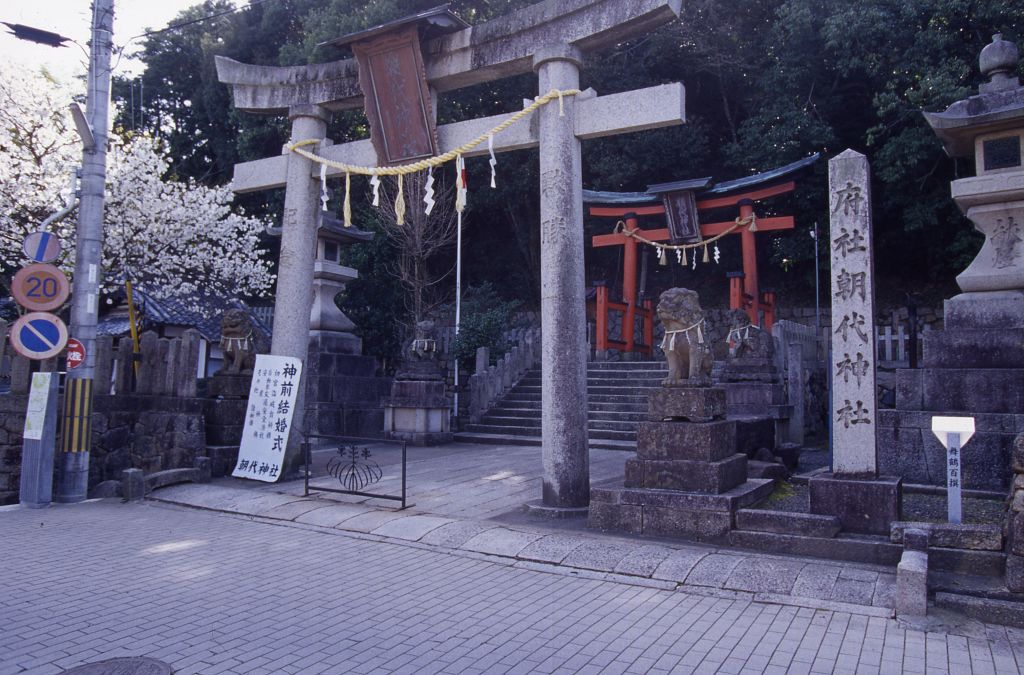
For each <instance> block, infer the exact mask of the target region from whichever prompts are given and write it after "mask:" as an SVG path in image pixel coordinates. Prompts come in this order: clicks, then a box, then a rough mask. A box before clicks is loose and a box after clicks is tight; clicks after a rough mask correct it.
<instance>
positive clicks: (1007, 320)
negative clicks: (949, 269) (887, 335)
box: [925, 35, 1024, 343]
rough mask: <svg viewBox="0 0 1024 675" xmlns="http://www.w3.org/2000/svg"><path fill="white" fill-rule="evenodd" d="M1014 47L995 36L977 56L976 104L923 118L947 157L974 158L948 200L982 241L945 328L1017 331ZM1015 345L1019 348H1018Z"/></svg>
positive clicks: (1023, 92) (1018, 96) (1022, 218)
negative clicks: (964, 324)
mask: <svg viewBox="0 0 1024 675" xmlns="http://www.w3.org/2000/svg"><path fill="white" fill-rule="evenodd" d="M1018 62H1019V53H1018V51H1017V47H1016V45H1014V44H1013V43H1012V42H1008V41H1006V40H1003V39H1002V36H1001V35H995V36H994V37H993V38H992V43H991V44H989V45H988V46H986V47H985V49H983V50H982V52H981V58H980V65H981V72H982V74H983V75H985V76H986V77H988V78H989V81H988V82H986V83H984V84H982V85H981V86H980V87H979V93H978V95H977V96H972V97H970V98H968V99H964V100H962V101H957V102H956V103H954V104H953V105H951V106H950V107H949V108H948V109H946V111H945V112H941V113H925V118H926V119H927V120H928V123H929V124H930V125H931V127H932V129H934V130H935V133H936V134H937V135H938V136H939V138H940V139H942V142H943V144H944V145H945V148H946V153H947V154H949V155H950V156H951V157H974V163H975V173H976V175H975V176H973V177H971V178H961V179H959V180H955V181H953V183H952V193H953V199H955V200H956V203H957V205H958V206H959V207H960V209H961V210H962V211H963V212H964V214H965V215H966V216H967V217H968V218H970V219H971V221H972V222H973V223H974V225H975V227H976V228H977V229H978V231H979V232H981V233H982V234H984V235H985V244H984V245H983V246H982V248H981V251H980V252H979V253H978V256H977V257H976V258H975V259H974V262H972V263H971V264H970V266H969V267H968V268H967V269H966V270H964V271H963V272H962V273H961V274H960V275H959V276H958V277H957V278H956V280H957V283H958V284H959V285H960V289H961V290H962V291H963V292H964V293H963V294H962V295H959V296H957V297H955V298H953V299H951V300H950V305H951V307H950V309H952V310H953V316H952V317H948V316H947V322H948V321H949V319H950V318H952V319H953V323H954V324H955V323H956V322H957V319H958V318H963V319H965V320H966V319H968V318H969V319H970V322H971V323H973V324H975V327H976V328H979V329H980V328H990V329H1004V328H1018V329H1019V328H1024V234H1022V233H1024V164H1022V161H1021V159H1022V151H1021V150H1022V146H1024V87H1021V85H1020V80H1019V79H1018V78H1017V77H1016V76H1015V75H1014V73H1015V72H1016V70H1017V64H1018ZM1018 343H1019V340H1018Z"/></svg>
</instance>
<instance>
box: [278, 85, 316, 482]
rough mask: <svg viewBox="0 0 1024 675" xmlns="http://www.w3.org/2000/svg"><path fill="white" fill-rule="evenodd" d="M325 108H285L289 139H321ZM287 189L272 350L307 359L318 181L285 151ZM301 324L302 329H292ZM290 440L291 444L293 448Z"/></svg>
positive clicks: (289, 462) (299, 408)
mask: <svg viewBox="0 0 1024 675" xmlns="http://www.w3.org/2000/svg"><path fill="white" fill-rule="evenodd" d="M328 118H329V113H328V112H327V111H326V110H324V109H323V108H322V107H320V106H318V105H296V106H292V107H291V108H289V110H288V119H289V120H291V123H292V137H291V142H292V143H294V142H296V141H301V140H305V139H309V138H315V139H318V140H320V141H323V139H325V138H326V136H327V120H328ZM287 171H288V189H287V190H285V193H284V217H283V218H282V220H281V225H282V230H281V256H280V264H279V265H278V276H277V292H276V295H277V297H278V298H287V302H278V303H275V310H274V332H273V336H272V339H271V352H272V353H274V354H278V355H281V356H292V357H295V358H297V359H299V360H301V361H302V363H306V357H307V356H308V355H309V331H308V327H309V314H310V311H312V309H313V267H314V258H315V256H316V249H315V247H314V246H310V245H309V242H310V241H314V242H315V241H316V228H317V223H318V215H319V206H318V189H319V188H318V185H317V182H316V180H315V179H314V178H313V176H314V174H315V171H314V170H313V162H312V160H309V159H306V158H305V157H303V156H301V155H299V154H298V153H294V152H292V153H288V169H287ZM296 326H301V327H302V330H295V327H296ZM308 378H309V373H307V372H306V369H303V371H302V380H301V381H300V384H299V389H298V391H299V393H298V398H297V399H296V402H295V410H294V413H293V415H294V416H293V418H292V426H293V428H296V429H304V428H305V426H304V420H303V414H304V412H305V398H306V396H305V391H306V381H307V380H308ZM301 441H302V437H301V436H300V435H299V434H289V436H288V444H289V452H287V453H286V454H285V461H286V464H285V466H284V467H283V468H284V473H285V474H287V473H289V472H290V471H292V470H295V469H297V468H298V465H299V462H300V461H301V453H299V452H297V449H298V445H299V443H301ZM292 446H295V450H294V451H293V449H292Z"/></svg>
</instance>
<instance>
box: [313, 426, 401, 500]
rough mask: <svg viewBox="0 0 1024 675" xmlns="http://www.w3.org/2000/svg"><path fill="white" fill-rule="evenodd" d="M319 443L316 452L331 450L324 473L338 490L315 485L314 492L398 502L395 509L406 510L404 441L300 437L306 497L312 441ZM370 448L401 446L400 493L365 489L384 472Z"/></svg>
mask: <svg viewBox="0 0 1024 675" xmlns="http://www.w3.org/2000/svg"><path fill="white" fill-rule="evenodd" d="M314 441H320V442H321V443H322V445H320V447H318V450H325V449H326V450H334V451H335V454H334V455H333V456H332V457H331V458H330V459H329V460H328V462H327V474H328V475H329V476H333V477H334V478H336V479H337V480H338V483H339V484H340V485H341V488H330V487H322V486H316V487H314V488H313V489H314V491H316V492H333V493H336V494H343V495H356V496H359V497H370V498H373V499H387V500H390V501H396V502H401V504H402V506H401V507H400V509H399V510H401V509H405V508H408V506H410V504H408V503H407V500H406V460H407V451H406V450H407V447H406V442H405V441H392V440H386V439H382V438H361V437H358V436H330V435H326V434H304V435H303V440H302V453H303V456H304V457H305V458H306V489H305V496H307V497H308V496H309V479H310V478H311V477H312V470H313V442H314ZM372 445H395V446H401V447H402V464H401V468H402V494H401V495H389V494H381V493H375V492H367V491H366V488H368V487H369V486H371V485H374V484H376V483H379V482H380V481H381V480H383V478H384V469H383V468H381V466H380V464H378V463H377V461H376V460H375V459H374V457H373V450H371V448H370V446H372Z"/></svg>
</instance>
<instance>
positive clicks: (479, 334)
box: [452, 282, 519, 368]
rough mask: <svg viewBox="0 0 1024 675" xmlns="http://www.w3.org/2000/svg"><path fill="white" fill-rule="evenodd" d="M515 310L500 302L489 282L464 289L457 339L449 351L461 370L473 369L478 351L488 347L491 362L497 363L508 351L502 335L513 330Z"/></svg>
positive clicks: (513, 303)
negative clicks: (460, 366) (492, 360)
mask: <svg viewBox="0 0 1024 675" xmlns="http://www.w3.org/2000/svg"><path fill="white" fill-rule="evenodd" d="M518 307H519V303H518V302H516V301H508V300H502V299H501V296H500V295H499V293H498V291H497V289H496V288H495V287H494V286H493V285H492V284H491V283H490V282H484V283H483V284H481V285H479V286H476V287H474V288H468V289H466V291H465V292H464V293H463V297H462V311H461V321H460V322H459V323H460V328H459V336H458V337H457V338H455V346H454V347H453V349H452V351H453V352H454V355H455V358H457V359H458V360H459V363H460V364H461V365H462V366H463V367H465V368H470V367H472V366H473V364H474V363H475V359H476V350H477V348H479V347H488V348H489V349H490V352H491V359H498V358H500V357H501V356H503V355H504V354H505V352H507V351H508V350H509V348H510V345H509V344H508V343H507V342H506V340H505V336H504V334H505V331H507V330H509V329H510V328H513V327H514V326H513V322H512V318H513V314H514V313H515V311H516V309H518Z"/></svg>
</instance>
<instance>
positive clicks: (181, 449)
mask: <svg viewBox="0 0 1024 675" xmlns="http://www.w3.org/2000/svg"><path fill="white" fill-rule="evenodd" d="M92 424H93V437H92V453H91V456H90V458H89V486H90V487H92V486H94V485H96V484H97V483H99V482H101V481H104V480H119V479H120V478H121V471H123V470H124V469H142V470H143V471H144V472H146V473H153V472H155V471H162V470H164V469H185V468H190V467H192V466H194V463H195V458H196V457H197V456H202V455H203V453H204V450H205V448H206V434H205V431H204V428H203V401H202V400H201V399H198V398H177V397H170V396H97V397H96V399H95V412H94V413H93V416H92Z"/></svg>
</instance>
